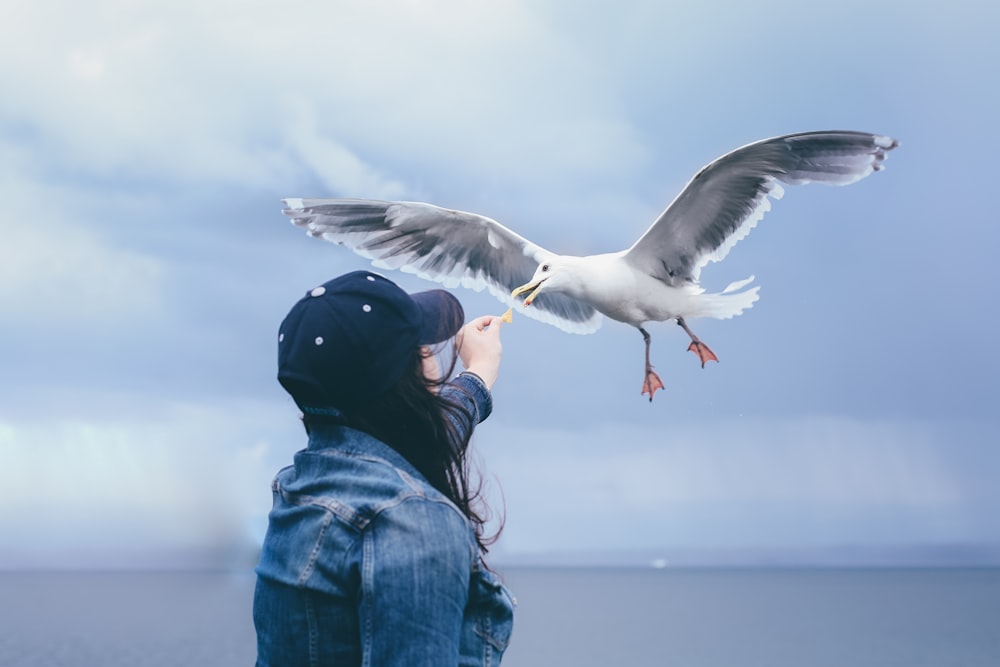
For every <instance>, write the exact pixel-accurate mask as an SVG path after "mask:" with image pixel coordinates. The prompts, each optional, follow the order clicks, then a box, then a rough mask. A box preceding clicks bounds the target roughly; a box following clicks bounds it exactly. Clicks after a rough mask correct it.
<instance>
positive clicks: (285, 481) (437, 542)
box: [254, 374, 514, 667]
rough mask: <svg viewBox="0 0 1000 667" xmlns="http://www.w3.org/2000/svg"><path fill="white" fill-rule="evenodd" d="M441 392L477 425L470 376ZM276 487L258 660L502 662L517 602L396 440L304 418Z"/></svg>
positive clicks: (478, 403) (257, 599) (278, 665)
mask: <svg viewBox="0 0 1000 667" xmlns="http://www.w3.org/2000/svg"><path fill="white" fill-rule="evenodd" d="M442 392H448V393H449V397H453V398H455V399H458V400H459V401H461V402H462V404H463V405H464V406H465V407H467V408H469V409H470V410H472V413H473V415H475V416H476V417H477V421H480V422H481V421H482V420H483V419H485V418H486V417H487V416H488V415H489V412H490V410H491V409H492V405H491V397H490V394H489V390H488V389H487V388H486V386H485V385H484V384H482V382H481V381H480V380H479V379H478V378H477V377H475V376H472V375H467V374H462V375H459V376H458V377H457V378H456V379H455V380H453V381H452V382H451V383H450V384H449V385H446V386H445V387H444V388H442ZM272 491H273V501H274V505H273V508H272V510H271V513H270V516H269V523H268V530H267V536H266V537H265V539H264V546H263V550H262V552H261V557H260V563H259V565H258V567H257V589H256V593H255V595H254V625H255V626H256V629H257V666H258V667H297V666H299V665H302V666H305V665H309V666H318V665H338V666H339V665H364V666H366V667H367V666H371V667H383V666H386V667H388V666H392V665H406V666H408V667H418V666H420V665H428V666H430V665H433V666H434V667H439V666H441V665H462V666H472V665H497V664H499V663H500V659H501V657H502V655H503V652H504V650H505V649H506V647H507V642H508V641H509V639H510V634H511V629H512V626H513V606H514V600H513V598H512V597H511V595H510V593H509V592H508V591H507V589H506V588H505V587H504V586H503V585H501V583H500V582H499V581H498V579H497V578H496V576H495V575H494V574H493V573H492V572H490V571H489V570H488V569H486V567H485V565H484V563H483V560H482V556H481V554H480V552H479V548H478V545H477V543H476V539H475V533H474V531H473V528H472V526H471V524H470V523H469V521H468V520H467V519H466V518H465V516H464V515H463V514H462V513H461V512H460V511H459V510H458V508H457V507H455V505H454V504H453V503H452V502H451V501H449V500H448V499H447V498H446V497H445V496H444V495H443V494H441V493H440V492H439V491H437V490H436V489H434V488H433V487H432V486H431V485H430V484H429V483H428V482H427V481H426V480H425V479H424V478H423V476H422V475H421V474H420V473H419V472H417V470H416V469H415V468H414V467H413V466H412V465H410V463H409V462H408V461H406V459H405V458H403V457H402V456H401V455H400V454H399V453H397V452H396V451H395V450H394V449H392V448H391V447H389V446H388V445H386V444H384V443H382V442H380V441H379V440H376V439H375V438H373V437H371V436H369V435H367V434H365V433H362V432H360V431H356V430H353V429H350V428H347V427H345V426H342V425H338V424H330V425H321V426H319V427H318V428H312V429H311V432H310V436H309V443H308V446H307V448H306V449H305V450H303V451H300V452H298V453H297V454H296V455H295V460H294V464H293V465H292V466H290V467H287V468H284V469H283V470H281V471H279V472H278V474H277V476H276V477H275V479H274V481H273V483H272Z"/></svg>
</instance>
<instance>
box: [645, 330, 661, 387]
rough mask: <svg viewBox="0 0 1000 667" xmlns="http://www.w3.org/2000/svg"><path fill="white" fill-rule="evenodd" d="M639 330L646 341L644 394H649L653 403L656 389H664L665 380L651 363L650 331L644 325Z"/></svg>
mask: <svg viewBox="0 0 1000 667" xmlns="http://www.w3.org/2000/svg"><path fill="white" fill-rule="evenodd" d="M639 332H640V333H641V334H642V339H643V340H644V341H646V375H645V377H644V378H643V380H642V394H643V396H645V395H646V394H649V402H650V403H652V402H653V394H655V393H656V390H657V389H663V380H661V379H660V376H659V375H657V374H656V371H654V370H653V364H651V363H649V340H650V338H649V332H648V331H646V330H645V329H643V328H642V327H639Z"/></svg>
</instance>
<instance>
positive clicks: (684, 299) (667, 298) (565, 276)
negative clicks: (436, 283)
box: [526, 251, 760, 328]
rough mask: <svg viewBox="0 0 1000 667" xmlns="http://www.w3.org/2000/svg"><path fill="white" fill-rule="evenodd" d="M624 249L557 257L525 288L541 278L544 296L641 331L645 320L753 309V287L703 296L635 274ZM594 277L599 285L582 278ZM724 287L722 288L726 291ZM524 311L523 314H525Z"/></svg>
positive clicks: (691, 287) (689, 287) (692, 288)
mask: <svg viewBox="0 0 1000 667" xmlns="http://www.w3.org/2000/svg"><path fill="white" fill-rule="evenodd" d="M625 254H626V251H621V252H614V253H604V254H600V255H586V256H584V257H576V256H573V255H557V256H555V257H553V258H552V259H549V260H548V261H546V262H545V264H543V265H542V266H545V265H548V266H549V267H550V268H549V271H547V272H542V271H541V268H542V267H539V270H538V271H536V272H535V275H534V276H532V279H531V280H529V281H528V282H529V284H531V283H535V282H537V281H538V280H540V279H543V278H544V274H545V273H550V274H551V277H549V278H548V279H546V280H545V290H546V291H547V292H561V293H563V294H566V295H568V296H571V297H573V298H574V299H576V300H579V301H582V302H584V303H589V304H590V305H592V306H593V307H594V308H595V309H596V310H597V311H598V312H600V313H601V314H603V315H606V316H607V317H610V318H611V319H613V320H617V321H619V322H624V323H625V324H631V325H632V326H634V327H637V328H638V327H641V326H642V325H643V324H644V323H646V322H664V321H666V320H672V319H675V318H677V317H685V318H696V317H712V318H716V319H728V318H730V317H733V316H735V315H739V314H740V313H741V312H743V311H744V310H746V309H747V308H749V307H750V306H752V305H753V303H754V302H755V301H756V300H757V298H758V296H757V291H758V290H759V289H760V288H759V287H754V288H753V289H750V290H747V291H744V292H737V293H728V294H727V293H725V292H721V293H716V294H706V293H705V290H704V289H703V288H702V287H701V286H699V285H696V284H693V283H684V284H681V285H677V286H673V285H668V284H667V283H665V282H663V281H662V280H658V279H656V278H654V277H653V276H650V275H649V274H648V273H644V272H640V271H636V270H635V269H634V268H632V267H631V266H630V265H629V264H628V262H627V261H626V259H625ZM590 275H600V276H601V280H600V281H594V280H587V279H586V277H587V276H590ZM727 289H728V288H727ZM526 312H527V311H526Z"/></svg>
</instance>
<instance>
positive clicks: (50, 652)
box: [0, 568, 1000, 667]
mask: <svg viewBox="0 0 1000 667" xmlns="http://www.w3.org/2000/svg"><path fill="white" fill-rule="evenodd" d="M505 578H506V580H507V583H508V584H509V585H510V587H511V588H512V589H513V590H514V593H515V594H516V596H517V598H518V603H519V606H518V611H517V616H516V619H515V629H514V640H513V643H512V645H511V647H510V649H509V651H508V654H507V658H506V659H505V660H504V665H505V667H533V666H536V665H544V666H554V667H558V666H560V665H573V666H590V665H593V666H598V665H600V666H601V667H605V666H609V665H630V666H644V665H656V666H657V667H662V666H666V665H679V666H682V667H723V666H725V667H730V666H740V667H753V666H755V665H760V666H767V667H777V666H783V665H788V666H794V667H805V666H816V667H821V666H825V665H830V666H831V667H832V666H837V667H844V666H850V667H865V666H869V665H870V666H872V667H904V666H905V667H920V666H923V665H927V666H929V667H930V666H933V667H940V666H949V667H950V666H966V667H973V666H976V667H978V666H982V667H997V666H998V665H1000V570H788V571H782V570H778V571H775V570H732V571H727V570H609V569H593V570H589V569H540V568H539V569H534V568H523V569H521V568H518V569H511V570H509V571H507V572H506V574H505ZM252 595H253V577H252V575H250V574H240V575H232V574H174V573H170V574H150V573H142V574H107V573H100V574H92V573H55V574H53V573H31V574H23V573H3V574H0V665H4V666H5V667H7V666H10V667H20V666H22V665H23V666H25V667H27V666H31V667H44V666H47V665H67V666H73V667H77V666H89V665H93V666H95V667H140V666H143V665H171V666H174V665H184V666H199V665H205V666H206V667H230V666H236V665H241V666H244V667H245V666H248V665H252V664H253V659H254V635H253V627H252V622H251V617H250V604H251V598H252Z"/></svg>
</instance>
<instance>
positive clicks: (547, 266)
mask: <svg viewBox="0 0 1000 667" xmlns="http://www.w3.org/2000/svg"><path fill="white" fill-rule="evenodd" d="M548 270H549V265H548V264H542V273H545V272H546V271H548Z"/></svg>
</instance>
